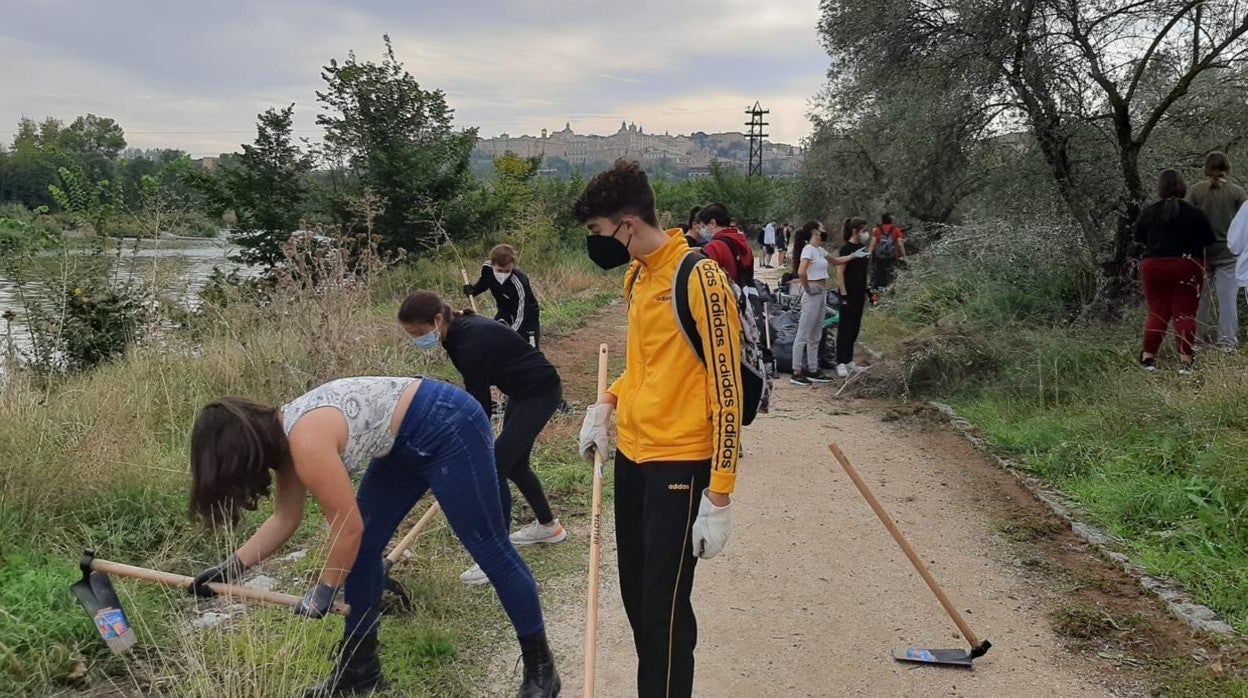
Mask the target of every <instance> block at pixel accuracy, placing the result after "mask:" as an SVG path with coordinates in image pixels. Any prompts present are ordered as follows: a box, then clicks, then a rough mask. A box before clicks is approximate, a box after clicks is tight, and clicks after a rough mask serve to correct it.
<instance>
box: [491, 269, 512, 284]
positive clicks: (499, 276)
mask: <svg viewBox="0 0 1248 698" xmlns="http://www.w3.org/2000/svg"><path fill="white" fill-rule="evenodd" d="M510 277H511V272H505V273H504V272H501V271H497V270H495V272H494V279H495V280H496V281H498V283H500V284H501V283H506V282H507V279H508V278H510Z"/></svg>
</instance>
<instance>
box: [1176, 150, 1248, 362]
mask: <svg viewBox="0 0 1248 698" xmlns="http://www.w3.org/2000/svg"><path fill="white" fill-rule="evenodd" d="M1230 174H1231V161H1230V158H1228V157H1227V156H1226V153H1220V152H1217V151H1214V152H1212V153H1209V155H1208V156H1207V157H1206V158H1205V179H1204V181H1201V182H1197V183H1196V184H1194V185H1192V188H1191V189H1189V190H1188V192H1187V201H1188V203H1190V204H1192V205H1193V206H1196V207H1197V208H1199V209H1200V210H1201V211H1204V212H1205V215H1206V216H1208V217H1209V222H1210V223H1211V224H1212V225H1213V235H1214V238H1215V239H1216V241H1215V242H1214V243H1213V244H1212V245H1210V246H1209V247H1207V248H1205V270H1206V272H1207V273H1208V278H1209V283H1206V284H1205V290H1204V292H1203V293H1201V295H1200V308H1199V309H1198V310H1197V311H1196V327H1197V340H1198V341H1201V340H1203V341H1206V342H1209V343H1212V342H1213V339H1212V335H1213V303H1214V299H1215V298H1216V301H1217V305H1218V332H1217V340H1216V341H1217V343H1218V346H1219V347H1221V348H1222V349H1223V350H1224V351H1234V350H1235V349H1237V348H1239V307H1238V303H1239V282H1238V281H1237V280H1236V278H1235V262H1236V255H1235V253H1233V252H1232V251H1231V250H1230V248H1229V247H1228V246H1227V232H1228V230H1229V229H1230V227H1231V219H1233V218H1234V217H1235V214H1236V213H1237V212H1238V211H1239V209H1240V207H1242V206H1243V205H1244V202H1245V201H1248V193H1245V192H1244V190H1243V188H1242V187H1240V186H1239V185H1237V184H1234V183H1232V182H1228V181H1227V177H1229V176H1230Z"/></svg>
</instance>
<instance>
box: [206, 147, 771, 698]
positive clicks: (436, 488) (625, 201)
mask: <svg viewBox="0 0 1248 698" xmlns="http://www.w3.org/2000/svg"><path fill="white" fill-rule="evenodd" d="M574 213H575V215H576V217H577V219H578V220H579V221H580V222H581V223H583V224H584V225H585V226H586V228H587V229H588V231H589V235H588V236H587V238H586V248H587V252H588V255H589V257H590V259H591V260H593V261H594V263H595V264H597V265H598V266H600V267H602V268H603V269H614V268H618V267H620V266H623V265H625V264H628V265H629V271H628V273H627V276H626V279H627V281H626V285H627V289H626V291H625V300H626V302H627V303H628V309H627V315H628V340H627V341H628V345H627V351H626V353H625V356H626V365H625V370H624V372H623V374H621V375H620V376H619V378H618V379H617V380H615V381H614V382H613V383H612V384H611V387H610V388H609V389H608V390H607V392H606V394H605V396H603V397H602V399H601V400H599V401H598V402H596V403H595V404H593V405H591V406H590V407H589V408H588V409H587V410H586V415H585V419H584V422H583V424H582V427H581V433H580V437H579V445H578V448H579V451H580V453H581V454H582V456H584V457H585V458H586V459H588V460H592V459H593V456H594V454H595V453H600V454H602V455H603V456H604V457H605V456H607V455H609V454H610V448H609V446H610V436H609V431H610V429H609V424H610V421H611V418H612V416H613V415H614V416H615V421H616V424H617V441H618V448H617V451H616V453H615V461H614V471H615V472H614V474H615V496H614V507H615V529H616V543H617V548H618V558H617V563H618V566H619V579H620V591H621V597H622V600H623V603H624V608H625V612H626V614H627V616H628V621H629V624H630V626H631V628H632V631H633V638H634V644H635V647H636V650H637V657H638V671H637V692H638V695H640V696H689V695H691V693H692V690H693V670H694V658H693V653H694V647H695V645H696V643H697V628H696V620H695V618H694V613H693V606H692V603H691V601H690V595H691V593H692V586H693V575H694V570H695V568H696V563H697V561H698V560H699V559H708V558H712V557H714V556H716V555H717V554H719V552H720V551H721V550H722V549H723V548H724V546H725V544H726V543H727V540H728V535H729V530H730V527H731V517H732V514H731V512H732V508H731V494H732V492H733V489H734V485H735V480H736V471H737V462H738V459H739V457H740V453H741V438H742V426H743V424H742V421H743V415H742V399H741V395H742V394H741V385H742V383H741V375H740V371H741V369H740V366H739V364H738V362H737V360H736V359H737V357H739V356H740V354H741V349H742V347H741V336H740V332H741V328H740V321H739V318H738V314H737V308H736V302H737V301H736V296H735V294H734V291H733V289H734V285H735V282H736V281H737V280H740V272H741V266H740V265H742V264H747V263H748V268H749V269H750V270H751V271H750V274H752V267H753V257H752V253H751V251H750V248H749V244H748V241H746V240H745V238H744V236H743V235H741V233H740V232H739V230H737V229H736V228H735V226H732V225H731V219H730V218H729V217H728V214H727V211H726V210H724V209H723V207H722V206H716V205H712V206H709V207H706V208H705V209H703V210H702V211H700V212H699V215H698V224H699V225H698V234H699V236H705V238H706V241H707V242H708V244H706V245H705V246H703V248H702V252H703V253H704V255H705V257H704V258H702V257H699V258H698V259H696V260H694V261H695V262H696V263H695V265H694V267H693V273H691V274H689V275H688V279H687V284H688V288H687V289H686V290H687V291H688V306H689V307H688V314H689V315H690V316H691V317H692V320H693V324H694V326H695V327H696V333H697V335H698V341H700V342H701V349H702V351H701V352H696V351H695V350H694V347H693V346H692V345H691V344H690V343H689V342H685V341H681V340H680V337H681V335H682V332H683V330H682V327H681V325H680V323H679V321H678V320H677V318H676V317H675V314H674V313H673V312H672V300H671V293H670V292H671V290H672V288H673V283H674V282H675V279H677V278H678V277H677V269H678V268H679V267H681V262H682V261H683V260H684V259H685V257H686V256H687V255H689V254H690V253H691V252H693V249H692V248H691V247H690V245H689V244H688V242H687V241H686V239H685V237H684V236H683V235H681V232H682V231H681V230H680V229H671V230H663V229H662V228H660V227H659V225H658V218H657V215H656V211H655V204H654V191H653V189H652V188H651V186H650V184H649V181H648V179H647V177H646V174H645V172H644V171H642V170H641V168H640V167H639V166H638V164H637V163H636V162H631V161H624V160H621V161H617V162H616V164H615V166H614V167H613V168H612V169H610V170H608V171H606V172H604V173H602V174H600V175H598V176H597V177H595V178H594V179H593V180H592V181H591V182H590V183H589V185H588V186H587V188H586V190H585V192H584V193H583V195H582V196H581V198H580V199H579V200H578V201H577V202H576V204H575V207H574ZM738 238H739V240H738ZM739 243H744V246H743V247H742V246H741V244H739ZM515 262H516V253H515V250H514V249H511V248H507V247H506V246H499V247H496V248H495V249H494V250H492V251H491V253H490V261H489V262H487V264H486V266H484V267H483V268H482V274H481V278H480V279H479V280H478V282H477V283H476V284H471V285H465V288H464V292H465V293H468V294H475V293H480V292H483V291H485V290H487V289H488V290H490V291H492V292H493V293H494V295H495V298H496V300H497V301H498V305H499V315H498V317H497V318H496V320H487V319H485V318H482V317H479V316H477V315H475V313H473V312H472V311H458V312H457V311H454V310H452V308H451V306H450V305H449V304H447V303H446V302H444V301H443V300H442V298H441V297H440V296H438V295H437V294H436V293H434V292H432V291H417V292H414V293H412V294H410V295H409V296H408V297H407V298H406V299H405V300H404V301H403V303H402V305H401V307H400V308H399V310H398V313H397V320H398V325H399V327H400V328H401V329H402V331H403V332H404V333H406V335H407V336H408V337H409V338H410V341H411V343H412V344H413V345H414V346H415V347H417V348H419V349H422V350H436V349H437V348H438V347H439V346H440V347H442V348H443V349H444V350H445V351H446V352H447V355H448V356H449V357H450V359H451V361H452V363H453V364H454V365H455V367H456V369H457V370H458V371H459V372H460V374H461V375H462V377H463V381H464V389H460V388H458V387H455V386H453V385H450V384H448V383H443V382H440V381H436V380H433V379H429V378H424V377H420V376H416V377H395V376H382V377H377V376H358V377H349V378H341V379H338V380H333V381H330V382H328V383H325V384H323V385H320V386H318V387H316V388H313V389H312V390H310V391H309V392H307V393H305V394H303V395H301V396H299V397H296V398H295V399H293V400H291V401H290V402H288V403H286V404H283V405H280V406H273V405H267V404H262V403H259V402H255V401H253V400H249V399H246V398H240V397H226V398H222V399H219V400H216V401H214V402H211V403H209V404H208V405H206V406H204V407H203V408H202V409H201V410H200V412H199V414H198V415H197V417H196V420H195V424H194V426H193V429H192V434H191V447H190V450H191V454H190V456H191V457H190V462H191V479H192V484H191V492H190V500H191V511H192V512H193V513H194V514H195V515H196V516H197V517H199V518H200V519H201V520H202V521H203V522H204V523H205V524H207V525H208V526H221V525H235V524H237V523H238V522H239V519H240V516H241V515H242V513H243V512H244V511H247V510H255V509H256V508H257V507H258V505H259V503H260V500H262V499H265V498H271V499H272V500H273V513H272V514H271V515H270V516H269V517H268V518H267V519H266V520H265V521H264V523H263V524H262V525H261V526H260V527H259V529H258V530H257V531H256V532H255V534H253V535H252V536H251V537H250V538H249V539H248V540H247V541H246V542H245V543H243V544H242V546H240V547H239V548H238V549H237V550H236V551H235V552H234V553H233V554H231V555H230V556H229V558H227V559H226V560H225V561H223V562H221V563H220V564H218V565H214V566H213V567H210V568H208V569H206V570H204V571H203V572H202V573H200V574H199V575H198V576H197V577H196V578H195V581H194V583H193V585H192V589H191V590H192V591H194V592H195V593H197V594H200V595H204V596H210V595H212V591H211V589H210V588H209V587H208V586H207V585H208V584H209V583H212V582H231V581H237V580H238V579H239V578H241V577H242V576H243V574H244V573H245V572H246V570H247V569H248V568H250V567H252V566H254V565H256V564H259V563H260V562H261V561H262V560H264V559H265V558H267V557H268V556H270V555H271V554H272V553H274V552H275V551H276V550H278V548H280V547H281V546H282V545H283V544H284V543H285V542H286V541H288V540H289V539H290V538H291V536H293V535H294V533H295V532H296V531H297V530H298V528H299V526H300V524H301V523H302V520H303V514H304V509H305V500H306V498H307V496H308V495H309V494H310V495H311V496H312V498H313V499H315V500H316V502H317V504H318V505H319V507H320V510H321V512H322V514H323V515H324V517H325V520H326V522H327V523H328V524H329V527H330V539H329V549H328V551H327V554H326V561H325V565H324V568H323V570H322V572H321V574H320V577H319V579H318V581H317V582H316V583H315V584H314V585H313V586H312V588H311V589H309V590H308V591H307V593H306V594H305V596H304V597H303V599H302V600H301V602H300V603H299V604H298V605H297V607H296V609H295V612H296V613H298V614H299V615H301V616H304V617H308V618H322V617H324V616H326V615H327V614H328V613H329V612H330V609H331V608H332V607H333V604H334V602H335V600H336V599H337V597H338V595H339V594H340V593H342V594H343V595H344V597H345V600H346V602H347V603H348V604H349V605H350V612H349V615H348V617H347V619H346V623H345V625H344V630H343V638H342V640H341V642H340V644H339V651H338V653H337V659H336V661H335V665H334V667H333V668H332V670H331V671H330V674H329V676H328V677H327V678H326V679H325V681H324V682H322V683H321V684H319V685H318V686H315V687H313V688H311V689H309V690H308V692H307V693H306V694H305V695H307V696H313V697H324V696H339V695H356V694H364V693H370V692H373V691H377V690H383V689H384V688H385V687H386V681H385V678H384V674H383V671H382V666H381V661H380V657H379V653H378V630H379V625H380V620H381V613H380V606H381V597H382V590H383V587H384V581H385V579H384V576H385V568H384V565H383V559H382V553H383V551H384V549H385V547H386V546H387V544H388V543H389V541H390V540H391V538H392V537H393V536H394V534H395V532H396V530H397V528H398V527H399V526H400V525H401V524H402V522H403V521H404V519H405V518H406V517H407V515H408V514H409V512H410V511H411V510H412V509H413V507H414V506H415V505H416V504H417V503H418V501H419V500H420V499H421V498H422V497H423V496H424V494H425V493H426V492H427V491H432V492H433V494H434V496H435V497H436V498H437V501H438V503H439V504H440V505H441V507H442V509H443V511H444V512H445V514H446V517H447V520H448V522H449V523H450V526H451V529H452V530H453V531H454V533H455V535H456V537H457V538H459V540H460V541H461V543H462V544H463V545H464V547H465V548H466V549H467V551H468V553H469V554H470V555H471V557H472V558H473V560H474V562H475V563H476V564H475V565H474V567H473V568H472V569H470V570H468V571H467V572H465V573H464V575H463V576H462V577H461V578H462V579H463V580H464V581H465V582H468V583H474V584H475V583H484V582H488V583H489V584H491V585H492V586H493V589H494V591H495V593H496V594H497V596H498V598H499V601H500V603H501V604H502V606H503V609H504V610H505V612H506V614H507V616H508V618H509V619H510V621H511V623H512V626H513V628H514V630H515V633H516V637H517V640H518V642H519V645H520V650H521V656H522V659H523V663H524V674H523V680H522V685H521V687H520V690H519V695H520V696H522V697H526V698H527V697H538V696H542V697H546V696H555V695H558V694H559V691H560V680H559V676H558V673H557V671H556V669H555V659H554V656H553V654H552V653H551V650H550V647H549V644H548V641H547V635H546V627H545V623H544V620H543V614H542V608H541V602H540V599H539V596H538V587H537V583H536V581H535V580H534V578H533V575H532V573H531V572H530V570H529V568H528V566H527V565H525V563H524V561H523V559H522V558H521V557H520V555H519V554H518V553H517V552H516V548H515V546H516V545H523V544H533V543H556V542H559V541H562V540H564V539H565V538H566V536H567V533H566V531H565V530H564V529H563V527H562V526H561V525H560V524H559V520H558V519H557V518H555V517H554V515H553V512H552V511H551V508H550V505H549V502H548V501H547V500H546V497H545V493H544V492H543V490H542V487H541V483H540V481H539V480H538V478H537V476H536V475H535V474H534V472H533V471H532V468H531V456H532V449H533V445H534V441H535V440H536V438H537V436H538V434H539V433H540V432H541V431H542V429H543V428H544V427H545V425H546V423H547V422H548V421H549V419H550V418H551V416H552V415H553V414H554V413H555V411H556V410H557V408H558V406H559V405H560V403H561V402H562V395H563V393H562V382H561V380H560V377H559V375H558V372H557V371H556V369H555V368H554V366H552V365H551V364H550V363H549V361H547V360H546V358H545V356H544V355H542V353H541V351H540V349H539V346H540V325H539V321H538V314H539V308H538V306H537V303H536V300H535V298H534V296H533V293H532V289H531V287H530V286H529V283H528V280H527V278H526V277H525V276H524V275H523V274H522V273H521V272H520V271H519V270H518V269H516V268H515ZM730 270H731V272H730ZM491 386H493V387H495V388H498V389H499V390H500V391H501V392H502V393H504V394H505V395H506V396H507V398H508V402H507V408H506V413H505V417H504V419H503V427H502V431H501V433H499V434H498V435H497V436H495V435H494V433H493V429H492V427H491V424H490V420H489V419H488V417H487V414H488V413H489V411H490V409H491V397H490V389H491ZM361 473H362V477H361V478H360V480H359V487H358V491H357V490H356V488H355V487H354V485H353V483H352V475H354V474H361ZM508 480H510V481H511V482H515V483H516V485H517V487H518V489H519V490H520V492H521V494H522V495H523V496H524V497H525V499H526V500H527V501H528V502H529V504H530V506H531V507H532V508H533V511H534V514H535V516H536V521H534V522H533V523H532V524H530V525H528V526H525V527H524V528H522V529H521V530H519V531H517V532H515V533H509V528H510V524H511V495H510V490H509V487H508V484H507V482H508Z"/></svg>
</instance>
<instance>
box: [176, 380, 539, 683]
mask: <svg viewBox="0 0 1248 698" xmlns="http://www.w3.org/2000/svg"><path fill="white" fill-rule="evenodd" d="M493 436H494V435H493V433H492V432H491V430H490V420H489V419H487V418H486V416H485V412H484V411H482V410H481V408H480V406H479V405H478V404H477V402H476V401H475V400H473V399H472V397H470V396H469V395H468V394H467V393H465V392H464V391H462V390H460V389H459V388H456V387H455V386H452V385H448V384H446V383H441V382H439V381H435V380H432V379H428V378H425V379H421V378H403V377H371V376H369V377H366V376H362V377H355V378H342V379H339V380H335V381H330V382H329V383H325V384H323V385H321V386H319V387H317V388H313V389H312V390H311V391H310V392H307V393H305V394H304V395H302V396H300V397H297V398H295V399H294V400H292V401H291V402H288V403H286V404H285V405H282V406H280V407H273V406H269V405H263V404H260V403H257V402H252V401H251V400H248V399H246V398H238V397H227V398H222V399H220V400H217V401H215V402H212V403H209V404H208V405H206V406H204V407H203V409H201V410H200V411H199V414H198V416H196V418H195V425H194V426H193V427H192V429H191V512H192V513H193V514H194V515H197V516H198V517H199V518H201V519H202V520H203V521H204V522H205V523H206V524H207V525H209V526H212V527H218V526H223V525H228V526H236V525H237V524H238V521H239V516H240V514H241V513H242V511H243V510H253V511H254V510H255V509H256V508H257V506H258V504H259V502H260V500H261V499H264V498H266V497H268V496H269V492H270V488H271V487H272V486H273V484H274V482H276V491H275V492H273V495H272V497H273V513H272V514H270V515H269V517H268V518H267V519H266V520H265V522H264V523H263V524H261V526H260V528H259V529H257V530H256V532H255V533H254V534H252V536H251V537H250V538H248V539H247V542H245V543H243V545H242V546H241V547H239V548H238V550H236V551H235V552H234V553H233V554H232V555H230V557H229V559H227V560H226V561H225V562H222V563H221V564H219V565H216V566H215V567H211V568H209V569H207V570H205V571H203V572H202V573H200V574H199V576H197V577H196V578H195V581H194V582H193V583H192V586H191V590H192V591H193V592H194V593H196V594H198V595H201V596H212V595H213V591H212V590H211V589H210V588H209V587H208V586H207V585H208V584H209V583H211V582H224V583H232V582H237V581H238V580H239V579H240V578H241V577H242V576H243V573H244V572H245V571H246V570H247V568H249V567H252V566H253V565H257V564H259V563H260V562H261V561H262V560H264V559H265V558H267V557H269V556H270V555H272V554H273V553H274V552H275V551H276V550H277V549H278V548H280V547H281V546H282V544H284V543H285V542H286V541H288V540H290V537H291V536H293V535H294V534H295V532H296V531H297V530H298V529H299V525H300V523H301V522H302V521H303V516H304V512H305V510H306V508H307V497H308V495H309V494H311V495H312V498H313V499H315V500H316V502H317V504H318V505H319V508H320V511H321V513H322V514H323V515H324V516H325V521H326V523H328V524H329V528H330V535H329V540H330V543H329V550H328V552H327V553H326V557H325V566H324V569H323V570H322V572H321V575H320V580H319V582H318V583H317V584H316V585H315V586H314V587H313V588H312V589H311V590H310V591H309V592H308V593H307V595H306V596H304V597H303V600H302V601H300V602H299V604H298V605H297V606H296V607H295V613H297V614H299V615H301V616H304V617H307V618H324V617H325V616H327V615H329V612H330V609H331V608H332V607H333V605H334V601H335V599H336V598H337V596H338V590H339V589H340V588H344V586H345V597H346V602H347V603H348V604H349V605H350V606H351V610H350V613H349V614H348V615H347V618H346V623H345V625H344V627H343V637H342V641H341V643H339V645H338V652H337V660H336V664H335V666H334V668H333V669H332V670H331V671H330V674H329V677H328V678H327V679H325V681H324V682H322V683H321V684H320V685H318V686H316V687H315V688H312V689H309V690H308V691H307V693H305V694H304V696H305V698H328V697H329V696H345V695H359V694H364V693H372V692H374V691H382V690H385V688H386V681H385V678H384V677H383V675H382V670H381V661H380V660H379V658H378V656H377V631H378V626H379V624H380V622H381V595H382V589H383V588H384V586H385V585H384V580H385V574H384V571H383V565H382V562H383V561H382V552H383V551H384V550H385V547H386V544H387V543H389V542H390V538H391V537H393V536H394V532H395V530H396V529H397V528H398V527H399V524H401V523H402V522H403V519H404V518H405V517H406V516H407V514H408V512H410V511H411V510H412V507H414V506H415V505H416V503H417V502H418V501H420V498H421V497H423V496H424V494H425V492H426V491H427V490H430V489H431V490H433V494H434V496H436V497H437V499H438V503H439V504H441V505H442V510H443V511H444V512H445V513H446V519H447V521H448V522H450V524H451V530H453V531H454V532H455V536H456V537H457V538H459V540H460V542H461V543H463V545H464V547H465V548H467V549H468V553H469V554H470V555H472V559H473V560H476V561H477V563H478V564H480V565H481V567H482V569H484V570H485V571H486V574H487V575H488V576H489V578H490V581H491V582H492V583H493V585H494V590H495V592H496V593H497V594H498V599H499V601H501V602H502V604H503V609H504V610H505V611H506V612H507V616H508V618H510V619H511V624H512V627H513V628H514V629H515V631H516V636H517V637H518V639H519V641H520V650H521V653H522V656H523V659H524V679H523V684H522V685H521V687H520V695H521V696H528V697H531V698H537V697H538V696H543V697H545V696H555V695H558V693H559V675H558V674H557V673H556V671H555V660H554V657H553V656H552V655H551V652H550V646H549V645H548V643H547V641H546V627H545V623H544V622H543V620H542V607H541V602H540V601H539V599H538V595H537V583H536V582H535V581H534V580H533V574H532V573H531V572H530V571H529V568H528V567H526V566H525V564H524V560H522V559H520V555H519V554H518V553H516V549H515V547H513V546H512V544H511V541H509V540H508V539H507V529H506V528H505V527H504V526H503V515H502V511H501V509H500V506H499V501H498V485H497V476H496V475H495V468H494V453H493V450H494V438H493ZM360 470H363V471H364V475H363V477H362V479H361V480H360V485H359V491H358V492H356V491H355V489H354V486H353V485H352V482H351V474H352V473H356V472H359V471H360Z"/></svg>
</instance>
